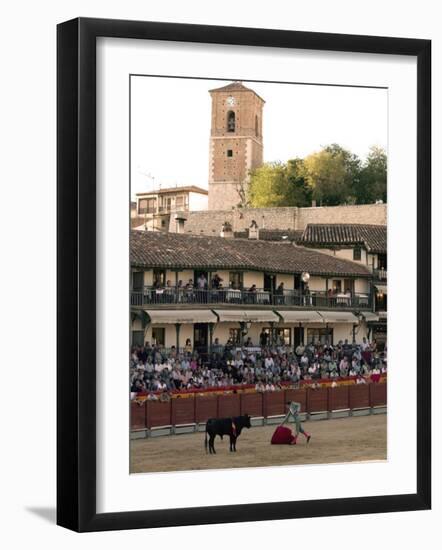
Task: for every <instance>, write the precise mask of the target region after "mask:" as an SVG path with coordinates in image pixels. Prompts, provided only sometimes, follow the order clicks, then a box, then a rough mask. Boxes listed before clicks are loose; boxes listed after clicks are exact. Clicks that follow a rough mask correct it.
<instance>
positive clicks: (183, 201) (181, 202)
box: [175, 195, 187, 210]
mask: <svg viewBox="0 0 442 550" xmlns="http://www.w3.org/2000/svg"><path fill="white" fill-rule="evenodd" d="M175 206H176V209H177V210H180V209H182V208H186V206H187V196H186V195H179V196H178V197H177V198H176V199H175Z"/></svg>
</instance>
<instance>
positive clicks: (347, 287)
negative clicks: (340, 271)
mask: <svg viewBox="0 0 442 550" xmlns="http://www.w3.org/2000/svg"><path fill="white" fill-rule="evenodd" d="M348 291H350V293H351V295H352V296H353V295H354V293H355V282H354V279H344V292H345V293H347V292H348Z"/></svg>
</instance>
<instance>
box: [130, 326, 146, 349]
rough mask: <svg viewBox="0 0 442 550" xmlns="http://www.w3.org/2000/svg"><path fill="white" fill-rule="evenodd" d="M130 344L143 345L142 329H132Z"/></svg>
mask: <svg viewBox="0 0 442 550" xmlns="http://www.w3.org/2000/svg"><path fill="white" fill-rule="evenodd" d="M132 345H133V346H144V330H133V331H132Z"/></svg>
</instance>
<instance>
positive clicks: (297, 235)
mask: <svg viewBox="0 0 442 550" xmlns="http://www.w3.org/2000/svg"><path fill="white" fill-rule="evenodd" d="M303 233H304V231H303V230H302V229H300V230H297V229H260V230H259V240H260V241H290V242H298V241H299V240H300V239H301V237H302V235H303ZM234 236H235V238H236V239H248V238H249V230H248V229H245V230H244V231H235V232H234Z"/></svg>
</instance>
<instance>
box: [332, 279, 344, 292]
mask: <svg viewBox="0 0 442 550" xmlns="http://www.w3.org/2000/svg"><path fill="white" fill-rule="evenodd" d="M332 285H333V286H332V288H333V292H335V293H337V294H339V293H341V292H342V281H341V279H334V280H333V282H332Z"/></svg>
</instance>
